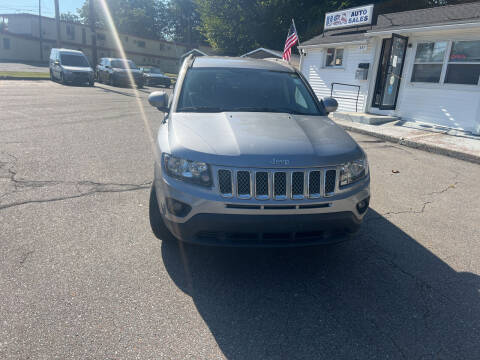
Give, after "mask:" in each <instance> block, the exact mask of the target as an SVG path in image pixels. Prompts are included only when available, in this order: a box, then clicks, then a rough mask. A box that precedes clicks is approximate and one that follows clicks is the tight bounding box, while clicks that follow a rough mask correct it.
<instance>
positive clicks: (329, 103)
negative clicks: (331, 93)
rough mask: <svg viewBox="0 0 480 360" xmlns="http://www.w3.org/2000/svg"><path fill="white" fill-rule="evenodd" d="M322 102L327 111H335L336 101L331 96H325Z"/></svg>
mask: <svg viewBox="0 0 480 360" xmlns="http://www.w3.org/2000/svg"><path fill="white" fill-rule="evenodd" d="M322 102H323V106H325V110H327V112H328V113H331V112H335V111H337V108H338V102H337V100H335V99H334V98H333V97H326V98H324V99H323V100H322Z"/></svg>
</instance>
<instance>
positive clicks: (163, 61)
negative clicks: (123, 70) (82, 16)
mask: <svg viewBox="0 0 480 360" xmlns="http://www.w3.org/2000/svg"><path fill="white" fill-rule="evenodd" d="M60 34H61V35H60V37H61V47H64V48H70V49H75V50H81V51H83V52H84V53H85V54H86V55H87V56H88V57H89V58H90V60H91V59H92V32H91V30H90V27H89V26H87V25H83V24H78V23H72V22H67V21H61V22H60ZM96 34H97V57H98V59H100V58H102V57H120V51H119V50H118V49H117V47H116V43H115V39H114V36H113V34H112V33H111V32H110V31H109V30H107V29H102V28H97V29H96ZM119 39H120V41H121V43H122V46H123V48H124V50H125V52H126V56H127V57H128V58H129V59H131V60H133V61H134V62H135V63H136V64H137V65H155V66H158V67H160V68H161V69H162V70H163V71H166V72H176V71H177V70H178V62H179V59H180V57H181V55H182V54H184V53H185V52H187V51H188V50H189V49H190V48H191V47H190V46H189V45H187V44H184V43H178V42H172V41H164V40H158V39H150V38H142V37H139V36H133V35H128V34H119ZM56 41H57V32H56V22H55V19H54V18H50V17H45V16H42V51H40V33H39V16H38V15H33V14H0V60H11V61H27V62H46V61H48V58H49V55H50V50H51V48H52V47H57V44H56ZM197 47H199V48H200V49H204V48H205V49H208V47H204V46H197Z"/></svg>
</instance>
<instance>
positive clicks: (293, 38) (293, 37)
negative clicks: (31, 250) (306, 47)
mask: <svg viewBox="0 0 480 360" xmlns="http://www.w3.org/2000/svg"><path fill="white" fill-rule="evenodd" d="M297 42H298V35H297V29H295V24H294V23H293V21H292V25H291V26H290V30H288V35H287V40H286V41H285V47H284V48H283V60H286V61H290V58H291V57H292V47H293V45H295V44H296V43H297Z"/></svg>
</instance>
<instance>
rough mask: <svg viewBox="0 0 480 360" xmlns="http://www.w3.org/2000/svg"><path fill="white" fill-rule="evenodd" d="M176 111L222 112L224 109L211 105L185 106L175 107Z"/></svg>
mask: <svg viewBox="0 0 480 360" xmlns="http://www.w3.org/2000/svg"><path fill="white" fill-rule="evenodd" d="M177 111H178V112H224V111H225V109H223V108H220V107H213V106H185V107H182V108H180V109H177Z"/></svg>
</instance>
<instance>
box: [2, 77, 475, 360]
mask: <svg viewBox="0 0 480 360" xmlns="http://www.w3.org/2000/svg"><path fill="white" fill-rule="evenodd" d="M150 90H151V89H150V88H145V89H142V90H141V91H140V92H139V95H140V97H139V98H137V97H135V94H134V91H133V90H132V89H127V88H113V87H110V86H105V85H101V84H97V85H96V86H95V87H94V88H89V87H76V86H62V85H60V84H57V83H52V82H49V81H36V82H30V81H0V358H2V359H7V358H8V359H10V358H14V359H17V358H18V359H27V358H29V359H53V358H59V359H133V358H138V359H223V358H228V359H354V358H355V359H479V358H480V277H479V274H480V246H479V243H480V242H479V240H480V234H479V224H480V196H479V194H480V182H479V181H478V179H479V178H480V166H479V165H476V164H472V163H468V162H464V161H460V160H455V159H452V158H448V157H444V156H441V155H436V154H432V153H427V152H422V151H419V150H415V149H410V148H405V147H402V146H400V145H394V144H390V143H387V142H383V141H381V140H378V139H375V138H371V137H368V136H364V135H357V134H352V136H353V137H354V138H355V139H357V141H358V142H359V143H360V144H361V145H362V146H363V147H364V149H365V150H366V152H367V153H368V156H369V161H370V164H371V173H372V201H371V209H370V211H369V213H368V217H367V219H366V222H365V224H364V226H363V227H362V230H361V231H360V233H359V234H358V235H357V237H356V238H355V240H353V241H351V242H347V243H342V244H339V245H334V246H328V247H312V248H298V249H292V248H289V249H235V248H233V249H232V248H208V247H198V246H187V245H179V244H178V243H177V242H174V241H161V240H159V239H156V238H155V237H154V236H153V234H152V233H151V230H150V227H149V222H148V198H149V188H150V184H151V180H152V177H153V170H152V163H153V153H152V148H151V140H152V134H153V136H155V132H156V129H157V128H158V126H159V123H160V121H161V113H159V112H158V111H157V110H155V109H153V108H151V107H150V106H149V105H148V103H147V101H146V96H147V94H148V92H149V91H150Z"/></svg>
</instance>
